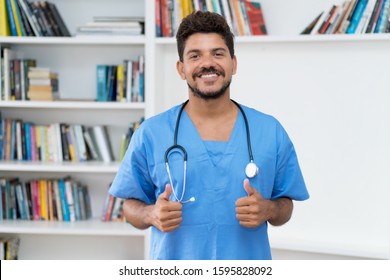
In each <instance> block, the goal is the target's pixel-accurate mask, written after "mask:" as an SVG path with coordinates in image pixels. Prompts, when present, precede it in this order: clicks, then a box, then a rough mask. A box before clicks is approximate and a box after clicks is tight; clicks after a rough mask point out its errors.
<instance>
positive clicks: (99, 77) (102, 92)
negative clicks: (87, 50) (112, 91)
mask: <svg viewBox="0 0 390 280" xmlns="http://www.w3.org/2000/svg"><path fill="white" fill-rule="evenodd" d="M107 75H108V68H107V65H103V64H99V65H97V66H96V101H98V102H105V101H107V82H108V78H107V77H108V76H107Z"/></svg>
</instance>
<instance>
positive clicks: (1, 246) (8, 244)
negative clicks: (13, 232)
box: [0, 236, 20, 260]
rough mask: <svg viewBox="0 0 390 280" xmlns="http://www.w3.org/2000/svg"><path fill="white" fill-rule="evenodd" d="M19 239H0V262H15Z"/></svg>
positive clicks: (14, 237)
mask: <svg viewBox="0 0 390 280" xmlns="http://www.w3.org/2000/svg"><path fill="white" fill-rule="evenodd" d="M19 246H20V238H19V237H17V236H10V237H0V260H17V259H18V256H19Z"/></svg>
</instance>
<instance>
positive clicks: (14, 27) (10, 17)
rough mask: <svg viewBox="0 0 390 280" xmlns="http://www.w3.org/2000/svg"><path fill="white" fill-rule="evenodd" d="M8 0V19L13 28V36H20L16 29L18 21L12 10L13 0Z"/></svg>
mask: <svg viewBox="0 0 390 280" xmlns="http://www.w3.org/2000/svg"><path fill="white" fill-rule="evenodd" d="M6 1H7V5H6V6H7V13H8V19H9V25H10V28H11V34H12V36H18V31H17V29H16V22H15V18H14V13H13V11H12V5H11V0H6Z"/></svg>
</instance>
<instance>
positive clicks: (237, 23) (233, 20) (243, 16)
mask: <svg viewBox="0 0 390 280" xmlns="http://www.w3.org/2000/svg"><path fill="white" fill-rule="evenodd" d="M155 1H156V36H157V37H172V36H174V35H175V34H176V31H177V27H178V26H179V24H180V22H181V20H182V19H183V18H184V17H185V16H187V15H188V14H190V13H192V12H193V11H210V12H216V13H218V14H221V15H222V16H224V17H225V19H226V21H227V22H228V24H229V26H230V28H231V30H232V31H233V33H234V34H235V35H237V36H251V35H252V36H256V35H266V34H267V28H266V25H265V20H264V16H263V9H262V6H261V4H260V2H259V1H255V0H155Z"/></svg>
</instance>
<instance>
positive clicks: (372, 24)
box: [365, 0, 383, 33]
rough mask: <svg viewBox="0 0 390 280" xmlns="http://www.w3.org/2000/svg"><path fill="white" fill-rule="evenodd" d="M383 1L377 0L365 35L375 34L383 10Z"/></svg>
mask: <svg viewBox="0 0 390 280" xmlns="http://www.w3.org/2000/svg"><path fill="white" fill-rule="evenodd" d="M382 4H383V0H377V1H376V2H375V6H374V9H373V11H372V14H371V17H370V19H369V21H368V25H367V29H366V31H365V33H373V32H374V30H375V25H376V22H377V20H378V18H379V14H380V11H381V9H382Z"/></svg>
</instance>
